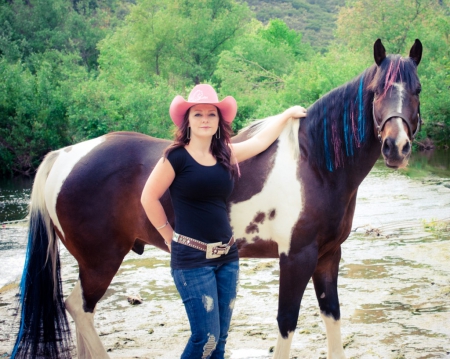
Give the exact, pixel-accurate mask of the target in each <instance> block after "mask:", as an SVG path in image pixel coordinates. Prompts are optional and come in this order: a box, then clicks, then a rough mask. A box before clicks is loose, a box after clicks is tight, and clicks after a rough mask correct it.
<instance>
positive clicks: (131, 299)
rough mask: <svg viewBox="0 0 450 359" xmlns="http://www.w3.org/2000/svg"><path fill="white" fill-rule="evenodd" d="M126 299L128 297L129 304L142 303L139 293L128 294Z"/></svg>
mask: <svg viewBox="0 0 450 359" xmlns="http://www.w3.org/2000/svg"><path fill="white" fill-rule="evenodd" d="M127 299H128V302H129V303H130V304H131V305H136V304H141V303H142V298H141V296H140V295H139V294H136V295H130V296H128V298H127Z"/></svg>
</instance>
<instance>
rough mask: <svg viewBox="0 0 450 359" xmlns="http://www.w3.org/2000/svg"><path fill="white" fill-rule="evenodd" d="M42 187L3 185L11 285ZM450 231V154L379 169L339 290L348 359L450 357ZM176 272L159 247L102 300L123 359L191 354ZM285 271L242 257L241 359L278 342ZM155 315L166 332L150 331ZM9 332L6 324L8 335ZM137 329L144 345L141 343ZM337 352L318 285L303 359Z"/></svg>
mask: <svg viewBox="0 0 450 359" xmlns="http://www.w3.org/2000/svg"><path fill="white" fill-rule="evenodd" d="M30 187H31V181H30V180H18V181H17V180H15V181H3V182H0V222H1V224H2V225H1V227H2V228H0V288H2V287H4V286H6V285H8V284H10V283H17V281H18V280H19V279H20V275H21V272H22V268H23V263H24V257H25V249H26V241H27V238H26V234H27V229H26V223H25V222H23V221H21V220H22V219H23V218H24V217H25V216H26V212H27V205H28V202H29V196H30ZM16 221H17V222H16ZM14 222H15V223H14ZM449 223H450V153H449V151H440V152H435V153H434V154H433V155H432V156H430V155H429V153H416V154H415V155H414V156H413V158H412V159H411V161H410V165H409V167H408V169H406V170H401V171H392V170H389V169H387V168H386V167H385V166H384V164H383V163H382V161H379V162H377V164H376V166H375V167H374V169H373V170H372V171H371V173H370V174H369V176H367V178H366V179H365V180H364V182H363V183H362V184H361V186H360V187H359V191H358V199H357V206H356V212H355V217H354V222H353V226H352V233H351V234H350V236H349V238H348V239H347V241H346V242H345V243H344V244H343V246H342V252H343V254H342V261H341V264H340V276H339V291H340V292H339V293H340V301H341V312H342V335H343V339H344V346H345V350H346V353H347V357H348V358H364V359H369V358H383V359H385V358H393V359H401V358H408V359H409V358H450V266H449V265H448V263H450V225H449ZM61 261H62V263H63V282H64V283H63V285H64V287H65V294H68V293H69V292H70V288H72V287H73V285H74V283H75V281H76V279H77V274H76V263H75V261H74V260H73V258H72V257H71V256H70V255H69V254H68V253H67V251H65V249H64V248H62V249H61ZM168 265H169V262H168V255H167V254H166V253H164V252H161V251H158V250H156V249H152V248H149V249H146V251H145V253H144V255H143V256H137V255H135V254H134V253H132V254H130V255H128V256H127V257H126V258H125V261H124V263H123V265H122V267H121V270H120V271H119V273H118V274H117V276H116V278H115V279H114V281H113V283H112V284H111V286H110V288H109V289H108V291H107V293H106V294H105V296H104V298H103V299H102V301H101V302H100V303H99V305H101V306H102V312H101V314H99V316H98V321H97V323H98V325H99V327H100V328H101V329H100V333H101V337H102V341H103V342H104V344H105V346H106V347H109V348H111V350H110V355H111V357H113V358H125V357H127V358H128V357H132V355H134V357H141V358H151V359H153V358H173V357H176V356H177V355H178V356H179V353H180V352H181V350H182V347H183V344H184V343H185V339H186V338H187V337H186V336H187V334H186V333H188V332H189V328H188V327H186V320H185V319H184V316H183V315H182V314H180V312H179V310H180V304H179V303H178V299H177V293H176V290H175V289H174V287H173V285H172V280H171V278H170V273H169V270H168ZM64 267H65V268H66V269H64ZM278 274H279V271H278V264H277V261H276V260H248V259H243V260H241V280H240V282H241V283H240V287H241V288H240V292H239V296H238V300H237V302H236V309H235V315H234V317H233V325H232V330H231V332H230V338H229V343H230V344H229V347H230V348H231V349H230V352H231V354H230V358H232V359H237V358H247V359H248V358H258V359H259V358H270V357H271V355H270V353H269V352H270V350H271V346H272V345H274V344H275V339H276V335H277V331H276V320H275V318H276V308H277V295H278ZM140 278H145V281H141V280H140ZM4 288H6V287H4ZM130 292H131V293H133V292H139V293H140V295H141V296H142V297H143V298H144V304H143V305H141V306H137V307H136V306H134V307H129V304H128V303H127V302H126V294H124V293H128V294H129V293H130ZM1 293H2V289H0V294H1ZM5 298H10V297H1V296H0V299H1V300H2V301H0V309H1V308H2V307H3V306H5V307H6V306H10V305H11V301H10V300H9V299H5ZM150 303H153V304H150ZM155 303H156V304H155ZM8 308H9V307H8ZM261 308H264V309H263V310H262V309H261ZM117 309H119V310H117ZM8 310H11V309H8ZM150 312H151V313H152V316H153V317H152V318H153V319H154V320H157V321H158V320H159V323H160V324H159V326H158V325H157V324H153V325H154V327H152V328H149V324H148V323H147V322H146V318H147V315H148V314H147V313H150ZM99 313H100V311H99ZM125 313H127V314H125ZM132 313H134V315H132ZM130 316H131V317H134V319H130ZM155 318H157V319H155ZM180 318H181V319H180ZM130 321H131V322H130ZM2 323H3V324H2ZM6 323H7V321H3V322H2V320H0V327H1V326H2V325H4V326H6V325H7V324H6ZM165 323H170V328H172V329H171V333H172V331H173V330H174V329H173V328H176V333H177V335H176V336H177V337H179V338H178V340H179V343H178V344H174V343H173V342H167V341H165V340H164V338H166V339H168V338H170V335H171V334H169V333H168V332H164V330H168V327H165V326H164V325H166V324H165ZM8 325H11V324H8ZM133 328H135V329H136V330H135V331H133ZM143 328H144V329H143ZM269 329H270V330H269ZM8 330H9V329H8ZM8 330H6V328H3V329H2V330H0V332H5V331H8ZM127 332H128V333H131V332H133V333H134V335H135V337H134V338H132V339H130V335H131V334H127ZM150 332H151V333H152V337H151V339H149V337H148V335H149V334H148V333H150ZM139 333H141V334H139ZM158 335H159V336H158ZM124 338H128V339H127V340H125V339H124ZM10 340H11V337H10V336H8V335H5V336H4V337H2V334H0V356H1V354H2V353H5V354H4V355H5V356H7V353H8V344H7V343H9V341H10ZM150 342H151V349H149V348H150V344H149V343H150ZM2 344H3V345H2ZM9 345H10V344H9ZM143 347H146V348H147V352H145V350H144V349H143ZM168 347H173V349H171V350H172V351H171V350H168ZM158 348H159V349H158ZM325 348H326V342H325V336H324V332H323V325H322V324H321V323H320V320H319V318H318V310H317V302H316V299H315V296H314V290H313V287H312V285H311V283H310V285H309V286H308V288H307V290H306V292H305V296H304V299H303V301H302V309H301V313H300V318H299V323H298V328H297V331H296V334H295V338H294V341H293V345H292V351H291V355H294V356H293V358H295V357H299V358H300V357H301V358H325V357H326V354H325V352H326V350H325ZM2 350H3V351H2ZM125 353H126V354H125ZM148 353H152V354H148Z"/></svg>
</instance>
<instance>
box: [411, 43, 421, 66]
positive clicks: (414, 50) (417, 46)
mask: <svg viewBox="0 0 450 359" xmlns="http://www.w3.org/2000/svg"><path fill="white" fill-rule="evenodd" d="M409 57H410V58H412V59H413V61H414V62H415V64H416V66H419V64H420V60H421V59H422V43H421V42H420V40H419V39H416V41H415V42H414V45H413V46H412V47H411V50H409Z"/></svg>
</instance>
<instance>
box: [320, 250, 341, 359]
mask: <svg viewBox="0 0 450 359" xmlns="http://www.w3.org/2000/svg"><path fill="white" fill-rule="evenodd" d="M340 259H341V248H340V247H339V249H338V250H336V251H330V252H328V253H327V254H325V255H323V256H321V257H320V259H319V262H318V263H317V268H316V270H315V272H314V274H313V282H314V289H315V291H316V296H317V300H318V301H319V307H320V313H321V316H322V319H323V321H324V323H325V330H326V333H327V344H328V356H327V359H345V353H344V349H343V345H342V338H341V321H340V318H341V312H340V309H339V298H338V291H337V278H338V272H339V261H340Z"/></svg>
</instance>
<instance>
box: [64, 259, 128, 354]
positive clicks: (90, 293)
mask: <svg viewBox="0 0 450 359" xmlns="http://www.w3.org/2000/svg"><path fill="white" fill-rule="evenodd" d="M119 266H120V263H118V265H117V266H114V267H116V268H115V270H111V268H109V270H106V271H99V270H98V269H97V270H86V269H84V268H82V267H81V266H80V279H79V280H78V282H77V283H76V285H75V287H74V289H73V291H72V293H71V294H70V295H69V297H68V298H67V299H66V309H67V311H68V312H69V313H70V315H71V316H72V318H73V320H74V321H75V326H76V330H77V351H78V358H79V359H101V358H109V356H108V354H107V353H106V350H105V347H104V346H103V344H102V342H101V341H100V337H99V336H98V333H97V331H96V330H95V327H94V313H95V307H96V304H97V302H98V301H99V300H100V298H101V297H102V296H103V294H104V293H105V292H106V289H107V288H108V286H109V284H110V283H111V280H112V278H113V277H114V275H115V273H116V272H117V269H118V268H119Z"/></svg>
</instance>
